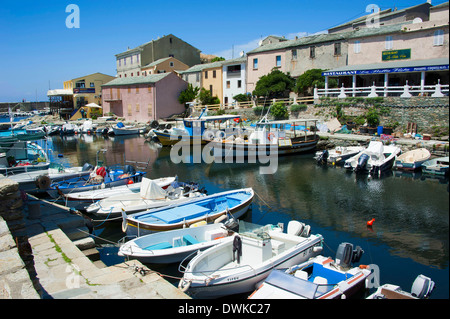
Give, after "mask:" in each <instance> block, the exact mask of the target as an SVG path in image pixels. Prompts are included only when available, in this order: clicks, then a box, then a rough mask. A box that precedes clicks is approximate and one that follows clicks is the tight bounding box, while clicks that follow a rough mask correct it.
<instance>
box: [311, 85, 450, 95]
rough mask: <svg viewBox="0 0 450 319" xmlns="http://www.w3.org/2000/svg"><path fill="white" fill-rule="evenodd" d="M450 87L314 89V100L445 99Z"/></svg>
mask: <svg viewBox="0 0 450 319" xmlns="http://www.w3.org/2000/svg"><path fill="white" fill-rule="evenodd" d="M448 92H449V85H448V84H444V85H442V84H440V83H438V84H436V85H423V86H422V85H408V81H406V84H405V85H404V86H375V83H374V85H372V86H367V87H344V85H342V87H340V88H333V89H318V88H317V87H316V88H314V99H319V98H320V97H322V96H328V97H338V98H346V97H350V96H352V97H355V96H364V97H377V96H384V97H387V96H400V97H404V98H409V97H412V96H431V97H444V96H448Z"/></svg>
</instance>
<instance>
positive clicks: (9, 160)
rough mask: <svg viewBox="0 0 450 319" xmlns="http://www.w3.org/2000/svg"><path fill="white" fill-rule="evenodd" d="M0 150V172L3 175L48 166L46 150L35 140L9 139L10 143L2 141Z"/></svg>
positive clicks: (36, 169)
mask: <svg viewBox="0 0 450 319" xmlns="http://www.w3.org/2000/svg"><path fill="white" fill-rule="evenodd" d="M0 151H1V152H2V153H0V174H3V175H5V176H8V175H11V174H18V173H23V172H30V171H40V170H46V169H48V168H49V166H50V161H49V158H48V156H47V153H46V151H45V150H44V149H43V148H42V147H41V146H39V145H38V144H36V143H35V142H31V141H17V140H11V143H10V144H9V143H6V142H5V143H2V145H1V148H0Z"/></svg>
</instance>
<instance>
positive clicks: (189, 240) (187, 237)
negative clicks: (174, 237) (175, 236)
mask: <svg viewBox="0 0 450 319" xmlns="http://www.w3.org/2000/svg"><path fill="white" fill-rule="evenodd" d="M183 240H184V241H185V242H186V245H195V244H198V243H200V242H199V241H198V240H197V239H195V238H194V237H192V236H191V235H184V236H183Z"/></svg>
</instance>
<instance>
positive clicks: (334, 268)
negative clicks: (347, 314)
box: [249, 243, 371, 299]
mask: <svg viewBox="0 0 450 319" xmlns="http://www.w3.org/2000/svg"><path fill="white" fill-rule="evenodd" d="M362 253H363V250H362V249H361V248H360V247H358V246H357V247H356V249H355V250H353V245H352V244H350V243H342V244H341V245H339V247H338V250H337V253H336V260H333V259H331V258H329V257H324V256H317V257H314V258H312V259H310V260H308V261H306V262H304V263H302V264H300V265H296V266H293V267H290V268H289V269H287V270H286V271H281V270H273V271H272V272H271V273H270V275H269V276H268V277H267V279H266V280H265V281H264V283H263V284H262V285H261V286H259V288H258V289H257V290H255V291H254V292H253V293H252V295H251V296H250V297H249V299H339V298H348V297H350V296H352V295H354V294H355V293H357V292H358V291H360V290H361V289H363V288H364V287H365V281H366V279H367V278H368V276H369V275H370V274H371V271H370V270H369V267H368V266H365V265H360V266H359V267H351V263H352V262H353V263H356V262H358V261H359V259H360V258H361V255H362Z"/></svg>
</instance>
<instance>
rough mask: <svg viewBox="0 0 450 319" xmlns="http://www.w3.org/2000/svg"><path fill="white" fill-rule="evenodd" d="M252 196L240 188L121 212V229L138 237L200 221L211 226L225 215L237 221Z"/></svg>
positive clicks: (252, 192)
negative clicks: (141, 209)
mask: <svg viewBox="0 0 450 319" xmlns="http://www.w3.org/2000/svg"><path fill="white" fill-rule="evenodd" d="M254 195H255V193H254V191H253V189H252V188H242V189H237V190H231V191H225V192H220V193H216V194H212V195H208V196H202V197H197V198H192V199H190V200H188V201H184V202H182V203H178V204H176V205H169V206H168V207H161V208H156V209H148V210H146V211H143V212H139V213H136V214H133V215H131V216H127V215H126V214H125V212H124V211H123V213H124V214H123V215H122V216H123V219H124V221H125V222H124V227H123V228H124V231H126V233H127V235H128V236H138V237H139V236H143V235H146V234H150V233H153V232H160V231H167V230H173V229H179V228H185V227H189V226H190V225H192V224H195V223H198V222H201V221H206V222H207V223H212V222H214V221H215V220H216V219H217V218H219V217H221V216H222V215H226V214H230V215H232V216H233V217H234V218H236V219H238V218H240V217H241V216H242V215H244V214H245V213H246V212H247V210H248V208H249V207H250V205H251V203H252V200H253V197H254Z"/></svg>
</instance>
